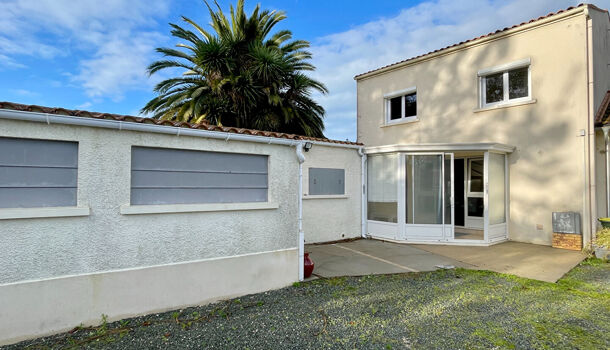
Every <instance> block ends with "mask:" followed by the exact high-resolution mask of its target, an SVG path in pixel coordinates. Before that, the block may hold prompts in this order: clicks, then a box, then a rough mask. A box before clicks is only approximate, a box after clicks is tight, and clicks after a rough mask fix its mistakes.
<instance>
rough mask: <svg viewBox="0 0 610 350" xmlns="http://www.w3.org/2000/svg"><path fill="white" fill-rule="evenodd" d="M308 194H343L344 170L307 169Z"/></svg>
mask: <svg viewBox="0 0 610 350" xmlns="http://www.w3.org/2000/svg"><path fill="white" fill-rule="evenodd" d="M309 194H310V195H333V194H339V195H340V194H345V170H344V169H330V168H309Z"/></svg>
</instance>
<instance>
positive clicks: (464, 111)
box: [355, 4, 610, 245]
mask: <svg viewBox="0 0 610 350" xmlns="http://www.w3.org/2000/svg"><path fill="white" fill-rule="evenodd" d="M609 31H610V21H609V17H608V12H607V11H605V10H601V9H599V8H597V7H595V6H594V5H588V4H585V5H579V6H578V7H574V8H569V9H566V10H563V11H559V12H556V13H551V14H548V15H546V16H544V17H540V18H538V19H534V20H531V21H529V22H527V23H521V24H519V25H516V26H513V27H510V28H504V29H502V30H498V31H496V32H493V33H490V34H487V35H483V36H480V37H478V38H475V39H472V40H467V41H464V42H461V43H458V44H455V45H452V46H448V47H445V48H442V49H439V50H435V51H433V52H430V53H427V54H423V55H421V56H417V57H414V58H410V59H406V60H404V61H401V62H397V63H394V64H390V65H388V66H385V67H381V68H379V69H375V70H372V71H369V72H366V73H363V74H360V75H358V76H356V77H355V79H356V81H357V89H358V90H357V93H358V142H361V143H364V144H365V145H366V154H367V156H368V161H367V165H368V166H367V169H368V170H367V183H368V194H367V206H366V207H367V214H366V217H367V229H366V231H367V233H368V234H369V235H370V236H372V237H379V238H383V239H390V240H397V241H407V242H438V243H443V244H472V245H488V244H491V243H494V242H499V241H503V240H507V239H510V240H516V241H523V242H531V243H539V244H550V243H551V238H552V232H553V229H552V221H551V217H552V213H553V212H577V213H579V216H580V217H581V219H582V233H583V239H584V242H585V243H587V242H589V241H590V239H591V237H592V234H594V232H595V230H596V225H597V222H596V220H597V218H598V217H600V216H602V217H603V216H610V214H608V211H607V210H608V209H607V208H608V203H607V200H608V199H607V198H608V195H607V191H606V179H607V177H606V174H607V171H606V167H607V161H606V155H607V154H606V153H605V149H606V147H605V144H604V137H603V133H602V130H601V129H596V126H597V127H599V126H600V125H601V124H603V123H604V120H605V119H604V118H603V117H604V116H606V118H607V115H608V112H607V108H608V102H607V101H608V99H609V98H608V96H607V92H608V91H609V90H610V67H609V63H610V42H609V40H610V39H609V37H610V32H609ZM604 96H606V100H604ZM596 115H598V120H597V124H596V120H595V117H596ZM609 181H610V180H609Z"/></svg>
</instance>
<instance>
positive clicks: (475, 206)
mask: <svg viewBox="0 0 610 350" xmlns="http://www.w3.org/2000/svg"><path fill="white" fill-rule="evenodd" d="M483 203H484V202H483V198H479V197H468V216H478V217H483Z"/></svg>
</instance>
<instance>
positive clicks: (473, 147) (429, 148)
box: [364, 142, 515, 154]
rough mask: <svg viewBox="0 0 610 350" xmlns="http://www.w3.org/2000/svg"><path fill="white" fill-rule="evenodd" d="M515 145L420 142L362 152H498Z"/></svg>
mask: <svg viewBox="0 0 610 350" xmlns="http://www.w3.org/2000/svg"><path fill="white" fill-rule="evenodd" d="M514 150H515V146H511V145H507V144H503V143H497V142H482V143H420V144H412V145H387V146H377V147H366V148H365V149H364V153H366V154H375V153H392V152H452V151H494V152H500V153H511V152H513V151H514Z"/></svg>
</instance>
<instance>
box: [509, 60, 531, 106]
mask: <svg viewBox="0 0 610 350" xmlns="http://www.w3.org/2000/svg"><path fill="white" fill-rule="evenodd" d="M527 71H528V68H527V67H525V68H519V69H515V70H511V71H510V72H508V98H509V99H513V98H520V97H527V96H528V91H527V90H528V82H527V80H528V73H527Z"/></svg>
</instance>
